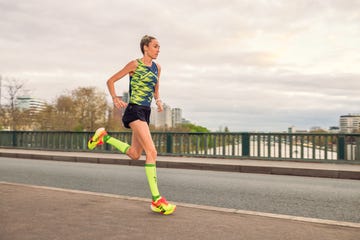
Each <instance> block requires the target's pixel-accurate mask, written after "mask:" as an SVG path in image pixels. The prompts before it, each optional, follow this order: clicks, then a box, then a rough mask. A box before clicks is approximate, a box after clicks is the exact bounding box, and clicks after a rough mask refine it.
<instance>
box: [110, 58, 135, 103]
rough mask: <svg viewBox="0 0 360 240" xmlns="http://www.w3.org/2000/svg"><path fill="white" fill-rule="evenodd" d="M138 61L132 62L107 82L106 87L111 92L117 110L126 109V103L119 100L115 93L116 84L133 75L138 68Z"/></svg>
mask: <svg viewBox="0 0 360 240" xmlns="http://www.w3.org/2000/svg"><path fill="white" fill-rule="evenodd" d="M137 65H138V63H137V61H131V62H129V63H128V64H127V65H126V66H125V67H124V68H123V69H121V70H120V71H119V72H117V73H115V74H114V75H113V76H112V77H111V78H109V80H107V82H106V85H107V87H108V90H109V92H110V95H111V97H112V99H113V102H114V105H115V107H117V108H123V107H126V105H127V104H126V103H125V102H123V101H122V100H121V99H119V98H118V97H117V95H116V92H115V82H117V81H118V80H120V79H121V78H123V77H124V76H126V75H127V74H131V73H133V72H134V71H135V70H136V68H137Z"/></svg>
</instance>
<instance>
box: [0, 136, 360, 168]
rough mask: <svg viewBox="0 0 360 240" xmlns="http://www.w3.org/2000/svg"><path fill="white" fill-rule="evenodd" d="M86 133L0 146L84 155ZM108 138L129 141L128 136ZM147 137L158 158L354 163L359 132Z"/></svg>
mask: <svg viewBox="0 0 360 240" xmlns="http://www.w3.org/2000/svg"><path fill="white" fill-rule="evenodd" d="M92 134H93V132H62V131H46V132H45V131H0V147H4V148H5V147H6V148H8V147H10V148H25V149H43V150H61V151H89V150H87V141H88V139H89V138H90V137H91V136H92ZM109 134H110V135H111V136H113V137H115V138H118V139H121V140H122V141H125V142H129V143H130V142H131V132H109ZM152 137H153V140H154V143H155V146H156V148H157V151H158V154H159V155H173V156H196V157H219V158H246V159H277V160H279V159H280V160H295V161H332V162H334V161H351V162H353V163H356V162H359V163H360V134H327V133H321V134H320V133H319V134H318V133H301V134H300V133H253V132H240V133H174V132H154V133H152ZM95 151H97V152H116V149H115V148H113V147H112V146H110V145H107V144H104V145H102V146H101V147H98V148H97V149H96V150H95Z"/></svg>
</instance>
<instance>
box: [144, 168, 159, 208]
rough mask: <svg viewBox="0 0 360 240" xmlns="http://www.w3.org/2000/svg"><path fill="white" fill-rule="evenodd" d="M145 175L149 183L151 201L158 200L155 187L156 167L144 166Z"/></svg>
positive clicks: (157, 190) (157, 192) (157, 191)
mask: <svg viewBox="0 0 360 240" xmlns="http://www.w3.org/2000/svg"><path fill="white" fill-rule="evenodd" d="M145 173H146V177H147V180H148V183H149V187H150V191H151V195H152V199H153V201H156V200H158V199H159V198H160V193H159V189H158V185H157V176H156V165H155V164H145Z"/></svg>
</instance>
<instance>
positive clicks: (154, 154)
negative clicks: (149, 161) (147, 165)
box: [146, 148, 157, 159]
mask: <svg viewBox="0 0 360 240" xmlns="http://www.w3.org/2000/svg"><path fill="white" fill-rule="evenodd" d="M146 155H149V156H150V157H152V158H153V159H156V157H157V151H156V148H151V149H149V150H147V151H146Z"/></svg>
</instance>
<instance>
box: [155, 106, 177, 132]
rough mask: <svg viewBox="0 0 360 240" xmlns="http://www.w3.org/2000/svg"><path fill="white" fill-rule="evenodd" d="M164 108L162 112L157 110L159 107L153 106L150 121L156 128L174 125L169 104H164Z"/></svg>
mask: <svg viewBox="0 0 360 240" xmlns="http://www.w3.org/2000/svg"><path fill="white" fill-rule="evenodd" d="M163 107H164V110H163V111H162V112H158V111H157V107H152V108H151V115H150V123H151V124H153V125H154V126H155V128H170V127H172V112H171V107H170V106H169V105H166V104H165V103H164V104H163Z"/></svg>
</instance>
